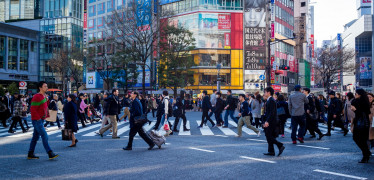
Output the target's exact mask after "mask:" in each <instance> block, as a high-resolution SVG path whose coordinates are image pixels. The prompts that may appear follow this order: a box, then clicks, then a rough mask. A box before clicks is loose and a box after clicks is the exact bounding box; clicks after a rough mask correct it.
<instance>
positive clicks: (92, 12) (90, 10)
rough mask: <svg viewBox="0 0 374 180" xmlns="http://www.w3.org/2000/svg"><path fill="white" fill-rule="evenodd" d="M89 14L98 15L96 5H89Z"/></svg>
mask: <svg viewBox="0 0 374 180" xmlns="http://www.w3.org/2000/svg"><path fill="white" fill-rule="evenodd" d="M88 16H90V17H92V16H96V6H95V5H93V6H90V7H88Z"/></svg>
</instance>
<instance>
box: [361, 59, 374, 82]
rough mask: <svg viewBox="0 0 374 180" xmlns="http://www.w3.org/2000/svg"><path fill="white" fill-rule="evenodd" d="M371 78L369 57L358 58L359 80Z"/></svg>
mask: <svg viewBox="0 0 374 180" xmlns="http://www.w3.org/2000/svg"><path fill="white" fill-rule="evenodd" d="M371 78H372V77H371V57H360V79H371Z"/></svg>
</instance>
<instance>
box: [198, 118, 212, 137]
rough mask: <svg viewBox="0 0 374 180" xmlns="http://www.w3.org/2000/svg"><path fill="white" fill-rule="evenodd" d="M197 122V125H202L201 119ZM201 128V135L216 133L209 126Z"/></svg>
mask: <svg viewBox="0 0 374 180" xmlns="http://www.w3.org/2000/svg"><path fill="white" fill-rule="evenodd" d="M196 122H197V125H198V126H200V123H201V121H196ZM199 129H200V132H201V135H204V136H209V135H210V136H212V135H214V134H213V132H212V130H210V128H209V127H208V126H204V125H203V127H201V128H199Z"/></svg>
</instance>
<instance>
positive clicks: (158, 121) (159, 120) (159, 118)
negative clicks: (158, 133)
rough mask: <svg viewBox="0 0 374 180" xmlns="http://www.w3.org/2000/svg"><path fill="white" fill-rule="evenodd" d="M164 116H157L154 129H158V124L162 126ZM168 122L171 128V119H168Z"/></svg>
mask: <svg viewBox="0 0 374 180" xmlns="http://www.w3.org/2000/svg"><path fill="white" fill-rule="evenodd" d="M162 116H163V115H161V116H157V121H156V124H155V127H154V128H153V129H154V130H158V126H160V123H161V118H162ZM168 123H169V127H170V128H171V127H172V125H171V123H170V121H168Z"/></svg>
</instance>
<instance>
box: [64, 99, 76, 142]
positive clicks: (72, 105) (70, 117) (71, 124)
mask: <svg viewBox="0 0 374 180" xmlns="http://www.w3.org/2000/svg"><path fill="white" fill-rule="evenodd" d="M63 111H64V117H65V118H64V119H65V129H68V131H69V135H70V136H71V145H70V146H68V147H76V146H77V142H78V139H76V138H75V135H74V133H76V132H77V131H78V122H77V121H78V112H77V111H78V108H77V103H76V97H75V95H74V94H69V96H68V103H66V104H65V106H64V109H63Z"/></svg>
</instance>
